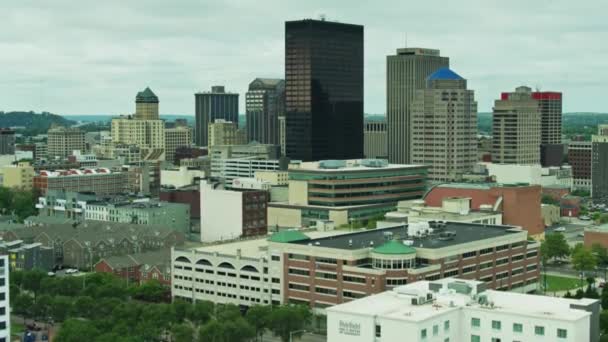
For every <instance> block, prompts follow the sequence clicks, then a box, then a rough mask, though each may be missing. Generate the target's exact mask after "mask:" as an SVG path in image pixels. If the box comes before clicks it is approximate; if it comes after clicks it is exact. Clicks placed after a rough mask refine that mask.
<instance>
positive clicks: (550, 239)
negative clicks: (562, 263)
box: [540, 233, 570, 262]
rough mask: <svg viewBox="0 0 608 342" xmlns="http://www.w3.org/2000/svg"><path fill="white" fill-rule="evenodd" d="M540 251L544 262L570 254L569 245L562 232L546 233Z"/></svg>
mask: <svg viewBox="0 0 608 342" xmlns="http://www.w3.org/2000/svg"><path fill="white" fill-rule="evenodd" d="M540 253H541V256H542V257H543V261H544V262H546V261H549V260H552V259H553V260H554V259H563V258H565V257H567V256H568V255H569V254H570V247H569V246H568V242H567V241H566V238H565V237H564V235H563V234H561V233H553V234H547V235H545V241H543V242H542V243H541V245H540Z"/></svg>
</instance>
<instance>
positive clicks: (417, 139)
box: [410, 68, 477, 182]
mask: <svg viewBox="0 0 608 342" xmlns="http://www.w3.org/2000/svg"><path fill="white" fill-rule="evenodd" d="M410 121H411V122H410V127H411V135H412V139H411V153H410V154H411V158H412V163H414V164H421V165H428V167H429V179H430V180H433V181H440V182H454V181H461V180H462V175H463V174H465V173H468V172H471V171H472V170H473V166H474V165H475V163H476V162H477V102H475V94H474V92H473V90H469V89H467V80H465V79H464V78H462V77H460V76H459V75H458V74H456V73H455V72H453V71H452V70H450V69H448V68H441V69H439V70H437V71H436V72H434V73H433V74H431V76H429V77H428V79H427V87H426V89H422V90H420V89H419V90H416V94H415V96H414V99H413V101H412V112H411V118H410Z"/></svg>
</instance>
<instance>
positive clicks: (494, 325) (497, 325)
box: [492, 321, 501, 330]
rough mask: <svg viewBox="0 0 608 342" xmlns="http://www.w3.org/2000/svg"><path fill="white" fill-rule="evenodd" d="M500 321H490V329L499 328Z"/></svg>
mask: <svg viewBox="0 0 608 342" xmlns="http://www.w3.org/2000/svg"><path fill="white" fill-rule="evenodd" d="M500 325H501V324H500V321H492V329H494V330H500Z"/></svg>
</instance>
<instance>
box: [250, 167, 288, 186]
mask: <svg viewBox="0 0 608 342" xmlns="http://www.w3.org/2000/svg"><path fill="white" fill-rule="evenodd" d="M254 177H255V179H257V180H260V181H263V182H268V183H270V185H272V186H285V185H289V172H288V171H256V172H255V176H254Z"/></svg>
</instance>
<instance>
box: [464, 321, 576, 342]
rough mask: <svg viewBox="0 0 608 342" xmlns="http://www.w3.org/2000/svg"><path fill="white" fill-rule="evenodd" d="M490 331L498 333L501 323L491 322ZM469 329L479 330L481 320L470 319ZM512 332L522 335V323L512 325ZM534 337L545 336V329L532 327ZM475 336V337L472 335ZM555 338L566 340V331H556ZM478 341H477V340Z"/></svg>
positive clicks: (472, 339)
mask: <svg viewBox="0 0 608 342" xmlns="http://www.w3.org/2000/svg"><path fill="white" fill-rule="evenodd" d="M491 324H492V330H494V331H500V330H502V322H501V321H496V320H492V323H491ZM471 327H472V328H481V319H480V318H476V317H473V318H471ZM513 332H514V333H523V332H524V325H523V324H522V323H513ZM534 335H536V336H545V327H544V326H540V325H535V326H534ZM473 336H476V335H473ZM473 336H472V337H471V341H475V339H474V338H473ZM556 336H557V337H558V338H567V337H568V331H567V330H566V329H561V328H558V329H557V331H556ZM477 341H479V340H477Z"/></svg>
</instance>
